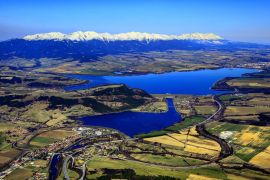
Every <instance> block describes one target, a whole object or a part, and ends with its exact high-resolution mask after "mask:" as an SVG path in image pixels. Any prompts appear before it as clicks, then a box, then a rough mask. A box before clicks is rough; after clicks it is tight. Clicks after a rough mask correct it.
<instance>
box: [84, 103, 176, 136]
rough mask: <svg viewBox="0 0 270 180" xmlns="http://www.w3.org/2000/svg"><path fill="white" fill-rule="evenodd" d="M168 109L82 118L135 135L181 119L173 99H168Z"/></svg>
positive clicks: (86, 122)
mask: <svg viewBox="0 0 270 180" xmlns="http://www.w3.org/2000/svg"><path fill="white" fill-rule="evenodd" d="M167 104H168V111H167V112H164V113H146V112H131V111H126V112H121V113H112V114H104V115H96V116H87V117H83V118H81V120H82V121H83V123H84V124H85V125H91V126H103V127H109V128H113V129H117V130H119V131H121V132H123V133H125V134H126V135H129V136H134V135H136V134H140V133H147V132H151V131H153V130H161V129H163V128H165V127H168V126H170V125H172V124H174V123H176V122H179V121H180V120H181V116H180V114H179V113H178V112H177V111H176V110H175V108H174V105H173V100H172V99H167Z"/></svg>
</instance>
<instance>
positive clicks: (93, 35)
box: [23, 31, 223, 41]
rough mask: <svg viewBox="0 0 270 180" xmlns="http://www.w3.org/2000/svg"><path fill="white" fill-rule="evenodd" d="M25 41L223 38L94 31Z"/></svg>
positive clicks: (29, 36)
mask: <svg viewBox="0 0 270 180" xmlns="http://www.w3.org/2000/svg"><path fill="white" fill-rule="evenodd" d="M23 39H24V40H29V41H32V40H72V41H90V40H102V41H130V40H137V41H156V40H207V41H216V40H222V39H223V38H222V37H220V36H218V35H216V34H213V33H192V34H182V35H167V34H153V33H141V32H128V33H120V34H110V33H97V32H94V31H86V32H82V31H77V32H73V33H71V34H63V33H60V32H50V33H43V34H34V35H28V36H25V37H23Z"/></svg>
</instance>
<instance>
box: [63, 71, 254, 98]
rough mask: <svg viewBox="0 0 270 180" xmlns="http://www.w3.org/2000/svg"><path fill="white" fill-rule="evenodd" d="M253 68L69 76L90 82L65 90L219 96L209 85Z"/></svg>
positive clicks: (237, 75) (218, 92)
mask: <svg viewBox="0 0 270 180" xmlns="http://www.w3.org/2000/svg"><path fill="white" fill-rule="evenodd" d="M256 71H258V70H254V69H243V68H222V69H215V70H198V71H188V72H170V73H164V74H146V75H133V76H91V75H68V77H72V78H77V79H82V80H89V83H87V84H83V85H75V86H69V87H66V88H65V89H66V90H80V89H87V88H91V87H94V86H98V85H105V84H117V83H118V84H119V83H123V84H126V85H128V86H130V87H133V88H139V89H143V90H145V91H147V92H148V93H151V94H166V93H169V94H194V95H195V94H196V95H206V94H220V93H223V92H221V91H215V90H212V89H211V86H212V85H213V84H214V83H215V82H217V81H218V80H220V79H223V78H225V77H239V76H241V75H242V74H245V73H251V72H256Z"/></svg>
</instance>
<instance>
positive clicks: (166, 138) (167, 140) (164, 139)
mask: <svg viewBox="0 0 270 180" xmlns="http://www.w3.org/2000/svg"><path fill="white" fill-rule="evenodd" d="M144 140H145V141H149V142H157V143H161V144H166V145H171V146H177V147H184V144H183V143H181V142H179V141H177V140H175V139H173V138H171V137H169V136H167V135H163V136H157V137H152V138H145V139H144Z"/></svg>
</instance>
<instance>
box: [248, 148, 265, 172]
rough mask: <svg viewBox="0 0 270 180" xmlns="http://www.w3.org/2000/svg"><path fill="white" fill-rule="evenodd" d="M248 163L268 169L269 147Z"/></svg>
mask: <svg viewBox="0 0 270 180" xmlns="http://www.w3.org/2000/svg"><path fill="white" fill-rule="evenodd" d="M249 162H250V163H251V164H255V165H257V166H261V167H263V168H268V169H270V146H268V147H267V148H266V149H265V150H263V151H262V152H260V153H259V154H257V155H256V156H254V157H253V158H252V159H251V160H250V161H249Z"/></svg>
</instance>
